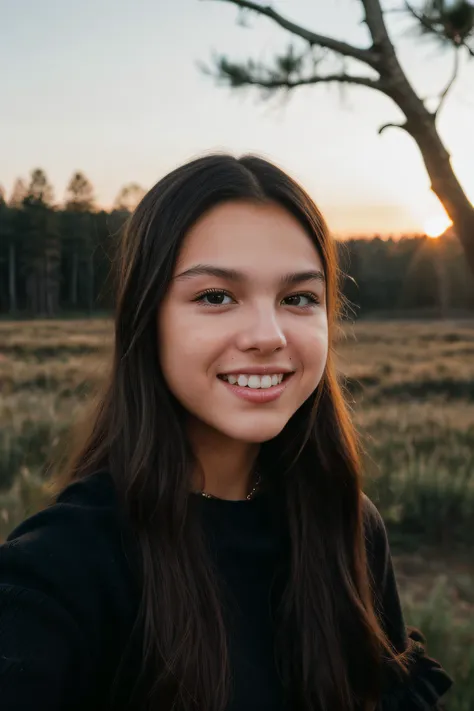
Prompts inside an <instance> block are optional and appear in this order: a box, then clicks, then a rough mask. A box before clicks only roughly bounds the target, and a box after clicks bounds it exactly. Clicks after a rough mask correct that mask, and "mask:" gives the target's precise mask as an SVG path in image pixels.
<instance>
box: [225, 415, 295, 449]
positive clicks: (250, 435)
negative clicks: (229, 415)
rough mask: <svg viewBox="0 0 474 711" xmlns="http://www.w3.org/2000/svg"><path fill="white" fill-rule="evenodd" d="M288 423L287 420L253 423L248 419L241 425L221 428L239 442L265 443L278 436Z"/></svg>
mask: <svg viewBox="0 0 474 711" xmlns="http://www.w3.org/2000/svg"><path fill="white" fill-rule="evenodd" d="M286 424H287V420H285V421H284V422H281V423H279V424H276V423H271V424H270V423H268V424H265V423H262V422H261V423H259V424H253V423H252V422H251V421H248V422H246V423H243V424H242V425H240V426H239V425H236V426H235V427H232V426H230V427H228V428H226V429H225V430H222V427H220V428H219V429H220V431H221V432H222V434H225V435H226V436H227V437H229V438H230V439H233V440H236V441H238V442H246V443H247V444H263V443H264V442H268V441H269V440H271V439H273V438H274V437H277V436H278V435H279V434H280V432H281V431H282V430H283V429H284V428H285V426H286Z"/></svg>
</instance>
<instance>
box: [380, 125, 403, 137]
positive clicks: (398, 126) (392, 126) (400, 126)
mask: <svg viewBox="0 0 474 711" xmlns="http://www.w3.org/2000/svg"><path fill="white" fill-rule="evenodd" d="M387 128H401V129H403V130H404V131H407V124H406V123H384V125H383V126H380V128H379V130H378V134H379V136H381V135H382V133H383V132H384V131H386V130H387Z"/></svg>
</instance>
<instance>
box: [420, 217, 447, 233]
mask: <svg viewBox="0 0 474 711" xmlns="http://www.w3.org/2000/svg"><path fill="white" fill-rule="evenodd" d="M452 224H453V223H452V222H451V220H450V219H449V217H448V216H447V215H437V216H436V217H430V218H428V219H427V220H426V221H425V223H424V225H423V229H424V232H425V234H426V235H427V236H428V237H431V239H436V238H437V237H441V235H442V234H443V233H444V232H446V230H447V229H448V227H450V226H451V225H452Z"/></svg>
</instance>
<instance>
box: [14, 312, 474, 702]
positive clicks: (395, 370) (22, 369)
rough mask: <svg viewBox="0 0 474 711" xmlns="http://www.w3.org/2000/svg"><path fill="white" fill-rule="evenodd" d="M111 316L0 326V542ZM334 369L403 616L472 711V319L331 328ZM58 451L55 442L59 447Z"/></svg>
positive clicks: (106, 348) (93, 365) (41, 483)
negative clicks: (386, 541)
mask: <svg viewBox="0 0 474 711" xmlns="http://www.w3.org/2000/svg"><path fill="white" fill-rule="evenodd" d="M111 347H112V329H111V322H110V321H109V320H107V319H106V318H104V319H93V320H74V321H73V320H71V321H61V320H58V321H23V322H20V321H18V322H14V321H4V322H1V321H0V539H1V538H4V537H5V536H6V535H7V534H8V532H9V531H11V530H12V528H13V527H14V526H15V525H16V524H17V523H18V522H19V521H21V520H22V519H23V518H24V517H25V516H26V515H28V514H29V513H32V512H34V511H35V510H37V509H38V508H40V507H42V506H43V505H45V503H47V501H48V498H49V497H50V496H51V491H52V489H51V485H50V483H49V481H48V473H47V470H46V467H45V462H46V461H47V460H48V458H49V457H50V455H51V454H54V453H56V452H59V451H61V448H64V446H65V442H67V435H68V432H69V431H70V426H71V424H72V423H73V422H75V421H76V420H77V418H78V417H80V416H81V412H83V408H84V404H85V402H86V401H87V398H88V396H89V394H90V393H91V391H92V390H93V389H94V387H95V386H96V385H97V384H98V383H100V381H101V380H102V378H103V376H104V373H105V363H106V359H107V356H108V354H109V353H110V352H111ZM336 354H337V361H338V365H339V369H340V372H341V375H342V377H343V381H344V387H345V388H346V391H347V396H348V399H349V402H350V405H351V408H352V412H353V418H354V421H355V424H356V426H357V428H358V430H359V432H360V434H361V437H362V441H363V446H364V451H365V453H364V460H365V469H364V471H365V474H364V488H365V490H366V492H367V493H368V494H369V496H371V498H372V499H373V501H374V502H375V503H376V505H377V506H378V508H379V510H380V511H381V513H382V516H383V517H384V520H385V523H386V525H387V529H388V532H389V538H390V542H391V546H392V552H393V557H394V563H395V568H396V572H397V577H398V582H399V588H400V593H401V596H402V601H403V606H404V611H405V615H406V619H407V622H408V623H410V624H415V625H416V626H419V627H420V628H421V629H422V631H423V632H424V634H425V635H426V637H427V640H428V652H429V653H430V654H432V655H433V656H435V657H436V658H437V659H439V660H440V661H441V663H442V664H443V665H444V666H445V667H446V669H447V670H448V671H449V672H450V673H451V674H452V675H453V676H454V678H455V681H456V686H455V689H454V690H453V692H452V693H451V694H450V696H449V697H448V701H447V708H448V709H449V711H467V710H468V709H472V708H474V614H473V613H474V555H473V551H474V322H472V321H470V322H469V321H466V322H450V321H443V322H397V321H392V322H390V321H386V322H370V321H367V322H358V323H356V324H350V325H348V324H345V325H344V326H343V328H341V332H340V335H339V338H338V342H337V344H336ZM66 446H67V445H66Z"/></svg>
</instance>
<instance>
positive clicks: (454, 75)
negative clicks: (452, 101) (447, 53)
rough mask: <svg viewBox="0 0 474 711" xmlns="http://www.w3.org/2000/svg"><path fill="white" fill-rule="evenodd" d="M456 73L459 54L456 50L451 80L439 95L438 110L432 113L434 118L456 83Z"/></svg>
mask: <svg viewBox="0 0 474 711" xmlns="http://www.w3.org/2000/svg"><path fill="white" fill-rule="evenodd" d="M458 72H459V52H457V51H456V50H454V70H453V76H452V77H451V79H450V80H449V83H448V85H447V87H446V89H445V90H444V91H443V93H442V94H441V97H440V100H439V104H438V108H437V109H436V111H435V112H434V115H435V118H437V116H438V114H439V112H440V110H441V108H442V106H443V104H444V102H445V101H446V97H447V96H448V94H449V91H450V89H451V87H452V86H453V84H454V82H455V81H456V79H457V77H458Z"/></svg>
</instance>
